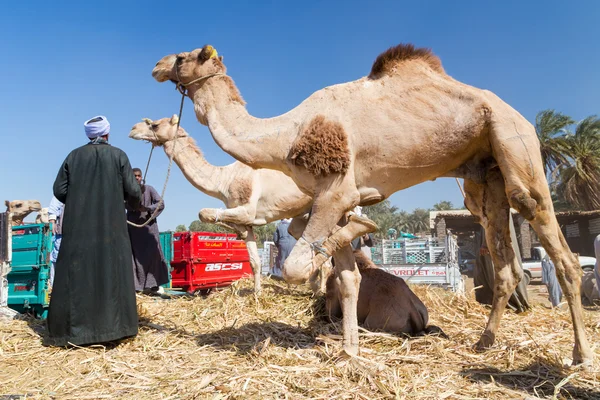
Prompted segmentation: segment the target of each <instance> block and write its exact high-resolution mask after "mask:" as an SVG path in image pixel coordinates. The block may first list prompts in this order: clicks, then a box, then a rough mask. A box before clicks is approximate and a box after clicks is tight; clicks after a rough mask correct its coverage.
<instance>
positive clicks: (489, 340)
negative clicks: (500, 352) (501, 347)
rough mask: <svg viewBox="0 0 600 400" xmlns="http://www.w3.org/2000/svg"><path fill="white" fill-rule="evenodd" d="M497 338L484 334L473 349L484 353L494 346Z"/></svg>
mask: <svg viewBox="0 0 600 400" xmlns="http://www.w3.org/2000/svg"><path fill="white" fill-rule="evenodd" d="M495 339H496V338H495V336H494V335H492V334H491V333H485V332H484V333H483V334H482V335H481V337H480V338H479V341H478V342H477V343H475V345H474V346H473V349H474V350H475V351H479V352H483V351H486V350H488V349H490V348H491V347H492V346H493V345H494V340H495Z"/></svg>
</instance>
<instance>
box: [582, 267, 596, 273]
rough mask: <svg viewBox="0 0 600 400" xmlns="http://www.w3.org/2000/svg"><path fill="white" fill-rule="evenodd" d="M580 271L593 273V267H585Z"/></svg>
mask: <svg viewBox="0 0 600 400" xmlns="http://www.w3.org/2000/svg"><path fill="white" fill-rule="evenodd" d="M581 269H582V270H583V272H594V266H593V265H586V266H585V267H581Z"/></svg>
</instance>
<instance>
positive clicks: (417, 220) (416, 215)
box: [409, 208, 429, 234]
mask: <svg viewBox="0 0 600 400" xmlns="http://www.w3.org/2000/svg"><path fill="white" fill-rule="evenodd" d="M409 224H410V228H411V230H412V233H415V234H416V233H419V232H425V231H429V210H426V209H424V208H415V209H414V210H413V212H412V214H410V216H409Z"/></svg>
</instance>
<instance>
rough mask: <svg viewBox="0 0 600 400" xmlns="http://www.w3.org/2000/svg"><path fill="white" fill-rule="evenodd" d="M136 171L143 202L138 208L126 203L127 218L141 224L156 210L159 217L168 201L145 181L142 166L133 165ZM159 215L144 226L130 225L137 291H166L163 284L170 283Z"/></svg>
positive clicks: (134, 279)
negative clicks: (159, 227) (140, 167)
mask: <svg viewBox="0 0 600 400" xmlns="http://www.w3.org/2000/svg"><path fill="white" fill-rule="evenodd" d="M133 175H134V176H135V179H136V180H137V182H138V183H139V184H140V186H141V188H142V203H141V207H140V209H139V210H135V209H132V208H130V207H127V220H128V221H131V222H133V223H134V224H137V225H141V224H143V223H145V222H146V221H147V220H148V219H149V218H150V217H151V216H152V214H153V213H154V212H155V211H157V215H156V217H158V216H159V215H160V213H161V212H162V211H163V210H164V208H165V203H164V202H161V200H162V199H161V197H160V195H159V194H158V192H157V191H156V189H154V188H153V187H152V186H150V185H146V184H145V183H144V182H142V170H141V169H139V168H134V169H133ZM156 217H155V218H154V219H153V220H152V221H150V223H148V225H146V226H144V227H142V228H138V227H136V226H132V225H128V226H127V228H128V230H129V238H130V240H131V251H132V253H133V281H134V283H135V290H136V291H138V292H141V291H143V292H146V293H154V294H155V293H160V292H162V291H163V288H162V287H161V285H164V284H165V283H169V269H168V267H167V263H166V262H165V257H164V255H163V252H162V248H161V247H160V233H159V231H158V222H157V220H156Z"/></svg>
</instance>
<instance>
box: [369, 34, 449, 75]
mask: <svg viewBox="0 0 600 400" xmlns="http://www.w3.org/2000/svg"><path fill="white" fill-rule="evenodd" d="M411 60H422V61H424V62H425V63H427V64H428V65H429V66H430V67H431V69H433V70H434V71H436V72H439V73H441V74H445V73H446V71H444V67H442V61H441V60H440V59H439V57H438V56H436V55H435V54H433V52H432V51H431V49H426V48H418V47H415V46H414V45H413V44H410V43H406V44H403V43H401V44H399V45H397V46H394V47H390V48H389V49H387V50H386V51H384V52H383V53H381V54H380V55H378V56H377V58H376V59H375V62H374V63H373V66H372V67H371V73H370V74H369V78H371V79H377V78H379V77H381V76H382V75H383V74H386V73H390V72H391V70H392V69H393V67H394V66H395V65H396V64H398V63H400V62H402V61H411Z"/></svg>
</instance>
